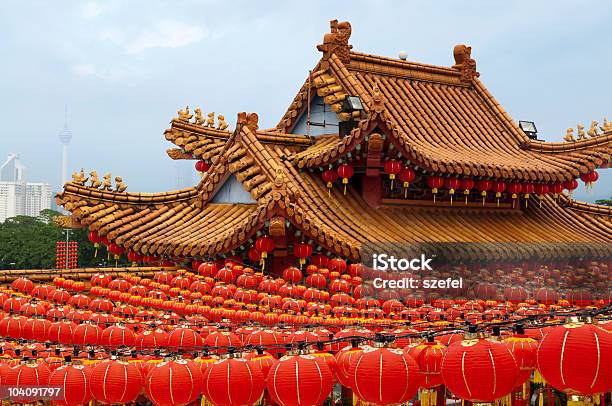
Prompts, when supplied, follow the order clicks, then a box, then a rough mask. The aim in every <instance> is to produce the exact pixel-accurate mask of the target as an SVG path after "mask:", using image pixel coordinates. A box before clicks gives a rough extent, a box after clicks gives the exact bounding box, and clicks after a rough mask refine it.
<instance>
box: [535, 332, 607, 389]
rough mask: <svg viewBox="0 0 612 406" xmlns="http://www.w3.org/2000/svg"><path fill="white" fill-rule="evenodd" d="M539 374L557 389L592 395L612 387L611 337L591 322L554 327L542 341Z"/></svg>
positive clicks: (538, 357) (538, 358) (538, 355)
mask: <svg viewBox="0 0 612 406" xmlns="http://www.w3.org/2000/svg"><path fill="white" fill-rule="evenodd" d="M537 366H538V371H540V373H541V374H542V376H543V377H544V379H546V381H547V382H548V383H550V384H551V385H552V386H554V387H555V388H556V389H558V390H561V391H563V392H566V393H568V394H572V395H592V394H595V393H601V392H607V391H609V390H610V388H612V334H610V332H609V331H606V330H604V329H602V328H600V327H598V326H595V325H593V324H590V323H582V322H572V323H569V324H565V325H563V326H557V327H554V328H553V329H552V330H551V331H550V332H549V333H548V334H546V336H545V337H544V338H543V339H542V341H541V342H540V346H539V347H538V352H537Z"/></svg>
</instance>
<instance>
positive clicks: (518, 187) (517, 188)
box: [508, 182, 523, 208]
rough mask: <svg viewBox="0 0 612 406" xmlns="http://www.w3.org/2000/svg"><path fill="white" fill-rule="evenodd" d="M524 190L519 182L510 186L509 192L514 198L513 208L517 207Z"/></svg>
mask: <svg viewBox="0 0 612 406" xmlns="http://www.w3.org/2000/svg"><path fill="white" fill-rule="evenodd" d="M522 190H523V185H521V184H520V183H518V182H512V183H510V184H509V185H508V192H509V193H511V197H512V208H514V206H515V202H516V199H517V198H518V195H519V193H521V191H522Z"/></svg>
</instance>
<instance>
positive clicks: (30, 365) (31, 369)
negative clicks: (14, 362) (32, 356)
mask: <svg viewBox="0 0 612 406" xmlns="http://www.w3.org/2000/svg"><path fill="white" fill-rule="evenodd" d="M50 376H51V371H50V370H49V367H47V365H45V364H44V363H40V364H39V363H37V362H34V361H29V362H27V363H25V364H21V365H18V366H16V367H13V368H9V369H8V371H7V372H6V374H4V376H3V378H2V385H6V386H11V387H13V388H19V387H24V389H25V387H28V386H48V385H49V377H50ZM42 398H43V395H42V394H41V395H40V396H35V395H34V393H33V394H32V396H27V397H26V396H23V397H21V396H19V395H18V396H12V397H11V399H10V400H11V403H12V402H23V403H30V402H33V401H35V400H41V399H42Z"/></svg>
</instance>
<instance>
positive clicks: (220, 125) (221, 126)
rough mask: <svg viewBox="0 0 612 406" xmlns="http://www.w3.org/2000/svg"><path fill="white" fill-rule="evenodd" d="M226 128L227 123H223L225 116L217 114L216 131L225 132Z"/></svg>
mask: <svg viewBox="0 0 612 406" xmlns="http://www.w3.org/2000/svg"><path fill="white" fill-rule="evenodd" d="M227 127H228V125H227V123H226V122H225V116H224V115H222V114H219V115H218V116H217V130H221V131H224V130H226V129H227Z"/></svg>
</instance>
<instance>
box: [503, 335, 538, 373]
mask: <svg viewBox="0 0 612 406" xmlns="http://www.w3.org/2000/svg"><path fill="white" fill-rule="evenodd" d="M503 342H504V344H505V345H506V347H508V349H509V350H510V352H512V355H514V359H516V363H517V365H518V367H519V371H520V372H519V379H518V382H517V383H518V384H521V383H523V382H525V381H526V380H527V379H529V377H530V376H531V371H533V370H534V368H535V367H536V359H537V358H536V356H537V351H538V342H537V341H536V340H534V339H533V338H531V337H529V336H527V335H525V334H514V335H513V336H512V337H508V338H505V339H504V341H503Z"/></svg>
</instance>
